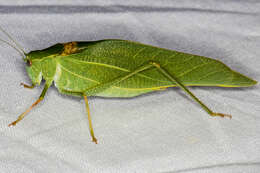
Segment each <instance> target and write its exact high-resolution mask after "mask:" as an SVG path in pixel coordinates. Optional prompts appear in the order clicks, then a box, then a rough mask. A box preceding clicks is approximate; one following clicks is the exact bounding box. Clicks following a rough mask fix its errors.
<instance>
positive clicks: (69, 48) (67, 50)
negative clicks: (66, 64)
mask: <svg viewBox="0 0 260 173" xmlns="http://www.w3.org/2000/svg"><path fill="white" fill-rule="evenodd" d="M63 46H64V48H63V51H62V53H61V55H62V56H66V55H70V54H73V53H76V52H77V51H78V47H77V42H69V43H64V44H63Z"/></svg>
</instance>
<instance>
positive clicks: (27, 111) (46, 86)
mask: <svg viewBox="0 0 260 173" xmlns="http://www.w3.org/2000/svg"><path fill="white" fill-rule="evenodd" d="M49 87H50V85H47V84H45V86H44V89H43V91H42V93H41V95H40V97H39V98H38V100H36V102H34V103H33V104H32V105H31V106H30V107H29V108H28V109H27V110H26V111H25V112H24V113H22V114H21V115H20V116H19V117H18V118H17V120H15V121H14V122H12V123H10V124H9V125H8V126H9V127H10V126H15V125H16V124H17V123H18V122H19V121H21V120H22V119H23V118H24V117H25V115H27V114H28V113H29V112H30V111H31V110H32V108H33V107H34V106H36V105H37V104H38V103H40V102H41V101H42V100H43V98H44V96H45V94H46V92H47V90H48V88H49Z"/></svg>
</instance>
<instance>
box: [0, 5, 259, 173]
mask: <svg viewBox="0 0 260 173" xmlns="http://www.w3.org/2000/svg"><path fill="white" fill-rule="evenodd" d="M0 4H1V5H0V25H1V26H2V27H3V28H4V29H5V30H6V31H8V33H9V34H11V35H12V36H13V37H14V38H15V40H17V41H18V42H19V43H20V44H21V45H22V46H23V47H24V49H25V50H26V51H27V52H29V51H32V50H36V49H43V48H46V47H49V46H51V45H53V44H55V43H58V42H67V41H89V40H100V39H109V38H119V39H126V40H134V41H138V42H142V43H146V44H151V45H154V46H159V47H163V48H168V49H174V50H178V51H182V52H187V53H192V54H197V55H201V56H207V57H211V58H214V59H218V60H221V61H222V62H224V63H225V64H227V65H228V66H229V67H231V68H232V69H234V70H236V71H238V72H240V73H242V74H245V75H247V76H249V77H251V78H253V79H255V80H257V81H260V3H259V1H253V0H252V1H236V0H218V1H217V0H215V1H214V0H211V1H202V0H201V1H199V0H184V1H170V0H162V1H156V0H149V1H148V0H146V1H142V2H140V1H137V0H133V1H130V2H125V1H122V0H117V1H105V0H103V1H102V0H99V1H87V2H85V1H83V0H80V1H66V0H64V1H58V0H56V1H35V2H33V3H32V1H29V0H26V1H25V0H22V1H18V0H17V1H11V2H8V1H3V0H2V1H0ZM0 38H6V37H5V36H4V35H3V34H1V35H0ZM21 82H25V83H28V84H30V82H31V81H30V79H29V77H28V75H27V73H26V71H25V63H24V62H23V60H22V58H21V57H20V55H19V54H17V52H16V51H15V50H13V49H12V48H10V47H8V46H6V45H4V44H1V46H0V172H3V173H7V172H8V173H16V172H19V173H36V172H37V173H41V172H43V173H46V172H59V173H60V172H63V173H67V172H68V173H72V172H78V173H86V172H91V173H92V172H111V173H112V172H113V173H117V172H124V173H127V172H156V173H157V172H160V173H183V172H185V173H186V172H196V173H197V172H199V173H201V172H203V173H204V172H222V173H226V172H249V173H257V172H259V171H260V88H259V85H256V86H254V87H250V88H217V87H192V88H191V90H192V92H194V94H195V95H197V96H198V97H199V98H200V99H201V100H202V101H203V102H204V103H205V104H207V105H208V106H209V107H210V108H212V109H213V110H214V111H217V112H223V113H228V114H232V115H233V118H232V119H231V120H230V119H228V118H225V119H222V118H219V117H215V118H212V117H210V116H208V115H207V114H206V113H205V112H204V111H203V110H202V109H201V107H200V106H199V105H198V104H196V103H195V102H194V101H193V100H191V99H190V98H189V97H188V96H186V95H185V94H184V92H182V91H181V90H180V89H178V88H172V89H168V90H166V91H162V92H156V93H151V94H147V95H143V96H139V97H136V98H132V99H108V98H106V99H104V98H93V97H92V98H90V100H89V102H90V107H91V114H92V119H93V124H94V130H95V134H96V136H97V138H98V142H99V144H98V145H95V144H94V143H92V142H91V138H90V135H89V131H88V121H87V117H86V113H85V107H84V101H83V100H82V99H79V98H74V97H69V96H64V95H61V94H59V93H58V91H57V90H56V88H55V87H54V86H53V87H51V88H50V89H49V90H48V93H47V95H46V97H45V100H44V102H43V103H41V104H40V105H39V106H38V107H37V108H35V109H34V110H33V111H32V112H31V113H30V114H29V115H28V117H26V118H25V119H24V120H23V121H22V122H20V123H19V124H17V126H15V127H13V128H9V127H8V126H7V125H8V124H9V123H10V122H12V121H14V120H15V119H16V118H17V117H18V115H19V114H20V113H22V112H23V111H24V110H25V109H26V108H28V107H29V106H30V105H31V104H32V103H33V102H34V101H35V100H36V99H37V98H38V96H39V95H40V93H41V90H42V89H43V86H42V85H41V86H40V87H37V88H35V89H33V90H29V89H24V88H23V87H21V86H20V85H19V84H20V83H21Z"/></svg>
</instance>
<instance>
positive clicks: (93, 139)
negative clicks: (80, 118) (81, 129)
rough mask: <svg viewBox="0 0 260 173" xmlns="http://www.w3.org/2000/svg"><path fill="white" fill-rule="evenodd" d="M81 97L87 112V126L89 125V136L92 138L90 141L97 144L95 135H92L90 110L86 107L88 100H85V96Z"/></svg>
mask: <svg viewBox="0 0 260 173" xmlns="http://www.w3.org/2000/svg"><path fill="white" fill-rule="evenodd" d="M83 97H84V100H85V103H86V110H87V114H88V124H89V130H90V135H91V137H92V141H93V142H95V143H96V144H97V138H95V135H94V130H93V126H92V121H91V116H90V110H89V105H88V98H87V96H86V95H83Z"/></svg>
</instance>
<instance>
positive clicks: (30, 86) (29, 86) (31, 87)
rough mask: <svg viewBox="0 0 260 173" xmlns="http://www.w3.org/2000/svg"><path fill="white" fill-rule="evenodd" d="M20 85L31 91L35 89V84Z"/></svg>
mask: <svg viewBox="0 0 260 173" xmlns="http://www.w3.org/2000/svg"><path fill="white" fill-rule="evenodd" d="M20 85H22V86H23V87H24V88H29V89H33V88H34V87H35V84H32V85H27V84H25V83H21V84H20Z"/></svg>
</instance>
